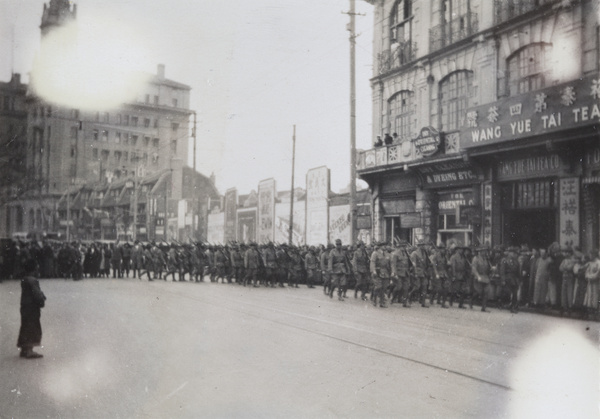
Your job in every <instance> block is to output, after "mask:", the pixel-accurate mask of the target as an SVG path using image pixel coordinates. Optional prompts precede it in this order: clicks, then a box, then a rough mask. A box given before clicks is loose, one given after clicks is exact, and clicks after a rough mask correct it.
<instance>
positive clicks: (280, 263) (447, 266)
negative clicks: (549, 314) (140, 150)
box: [0, 240, 600, 317]
mask: <svg viewBox="0 0 600 419" xmlns="http://www.w3.org/2000/svg"><path fill="white" fill-rule="evenodd" d="M0 250H1V251H2V261H3V262H4V263H3V264H2V270H1V273H2V274H3V278H18V277H19V275H21V273H22V271H23V269H24V268H23V266H25V262H24V261H27V260H34V261H35V262H36V263H37V276H38V277H40V278H65V279H67V278H71V279H73V280H76V281H79V280H82V279H83V278H86V277H89V278H97V277H110V276H112V277H113V278H116V279H119V278H129V277H130V276H129V275H130V273H132V277H133V278H139V279H140V280H148V281H154V280H164V281H172V282H188V281H189V282H197V283H198V282H204V281H203V279H204V277H205V276H208V277H209V278H210V281H211V282H219V280H221V282H222V283H229V284H232V283H235V284H240V285H244V286H252V287H260V286H261V285H262V286H265V287H270V288H274V287H277V286H278V287H286V285H287V287H290V288H298V287H299V285H300V284H306V286H307V287H309V288H314V287H315V285H316V284H322V286H323V293H324V294H325V295H326V296H328V297H330V298H333V296H334V294H335V293H336V290H337V297H338V300H339V301H344V299H345V298H346V291H347V289H348V288H354V298H355V299H358V298H359V295H360V299H361V300H363V301H367V300H368V299H369V298H368V297H367V294H370V299H371V301H372V303H373V305H375V306H379V307H388V306H389V305H393V304H398V305H399V306H402V307H405V308H410V307H411V305H412V304H413V303H417V302H418V303H419V305H420V306H421V307H423V308H428V307H430V306H432V305H435V304H436V303H437V305H438V306H440V307H441V308H445V309H447V308H449V307H452V306H453V304H454V303H455V302H457V303H458V307H459V308H461V309H465V308H467V305H468V306H469V307H470V308H473V303H474V301H476V302H478V303H479V304H481V311H483V312H489V311H488V303H491V304H493V305H494V306H495V307H497V308H498V309H508V310H510V311H511V312H512V313H517V312H518V311H519V308H520V307H527V308H529V309H532V310H539V311H548V310H552V309H555V310H557V311H559V312H560V314H561V315H565V314H566V315H571V314H577V313H580V314H581V316H582V317H583V316H585V317H590V316H597V314H598V301H597V300H598V298H597V295H598V291H597V290H598V286H597V283H598V282H599V281H600V254H599V253H598V252H597V251H595V252H592V253H590V255H587V256H586V255H584V254H583V253H582V252H581V251H580V250H579V249H578V248H560V246H558V244H553V245H551V246H550V247H549V248H548V249H547V250H546V249H541V251H540V252H538V251H530V250H529V248H528V247H527V246H521V247H509V248H506V249H505V248H503V247H501V246H497V247H494V248H493V249H490V248H488V247H486V246H479V247H473V248H470V247H464V246H461V245H460V244H457V243H452V244H450V245H448V247H446V246H445V245H444V244H443V243H440V244H438V245H437V246H436V245H434V244H433V243H431V242H425V241H421V242H418V243H417V245H416V246H413V245H411V244H409V243H408V242H406V241H402V240H396V241H395V243H394V246H393V247H392V246H390V245H389V244H388V243H383V242H378V243H374V244H372V245H368V246H367V245H365V244H364V243H358V245H357V246H356V247H353V246H343V244H342V242H341V241H340V240H336V241H335V245H333V244H328V245H326V246H325V245H321V246H319V247H315V246H293V245H287V244H285V243H283V244H276V243H266V244H262V245H259V244H257V243H250V244H248V245H247V244H245V243H230V244H227V245H212V244H206V243H200V242H198V243H193V244H192V243H186V244H183V243H171V244H167V243H154V242H151V243H141V242H139V241H135V242H133V243H129V242H125V243H120V242H118V241H117V242H116V243H111V244H110V245H108V244H103V243H81V242H71V243H63V242H50V241H45V242H43V243H38V242H35V241H32V242H22V241H14V240H12V241H5V242H4V244H3V247H2V248H1V249H0ZM473 254H474V255H473ZM111 272H112V274H111ZM556 275H558V276H556ZM553 276H556V277H553ZM0 279H2V278H0Z"/></svg>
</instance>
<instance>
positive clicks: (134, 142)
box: [131, 135, 138, 147]
mask: <svg viewBox="0 0 600 419" xmlns="http://www.w3.org/2000/svg"><path fill="white" fill-rule="evenodd" d="M137 142H138V136H137V135H132V136H131V145H132V146H134V147H135V146H137Z"/></svg>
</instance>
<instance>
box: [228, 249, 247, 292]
mask: <svg viewBox="0 0 600 419" xmlns="http://www.w3.org/2000/svg"><path fill="white" fill-rule="evenodd" d="M230 255H231V273H230V275H229V282H231V278H232V277H233V278H235V282H237V283H238V284H240V283H241V282H242V281H244V280H245V278H244V272H243V271H244V256H243V255H242V253H241V251H240V246H239V245H237V244H234V245H233V246H232V248H231V253H230Z"/></svg>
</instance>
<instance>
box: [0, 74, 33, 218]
mask: <svg viewBox="0 0 600 419" xmlns="http://www.w3.org/2000/svg"><path fill="white" fill-rule="evenodd" d="M26 92H27V85H25V84H23V83H21V76H20V74H13V75H12V77H11V79H10V81H9V82H3V83H0V147H1V149H2V154H1V156H0V173H1V174H2V176H1V177H0V207H2V206H4V205H5V204H6V203H7V202H9V201H11V200H13V199H15V198H17V197H18V196H19V195H20V194H21V192H22V190H23V189H24V188H25V187H26V185H25V183H24V179H25V174H26V170H25V154H26V146H27V141H26V132H27V108H26V105H25V95H26ZM0 217H1V219H0V224H5V223H7V222H10V220H11V217H10V214H6V213H1V212H0Z"/></svg>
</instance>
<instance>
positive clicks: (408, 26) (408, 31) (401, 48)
mask: <svg viewBox="0 0 600 419" xmlns="http://www.w3.org/2000/svg"><path fill="white" fill-rule="evenodd" d="M412 17H413V12H412V0H397V1H396V3H395V4H394V7H393V8H392V14H391V15H390V57H391V63H390V64H391V67H392V68H394V67H397V66H399V65H402V64H405V63H408V62H410V61H412V60H413V59H414V56H415V53H416V47H415V46H414V44H413V42H412Z"/></svg>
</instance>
